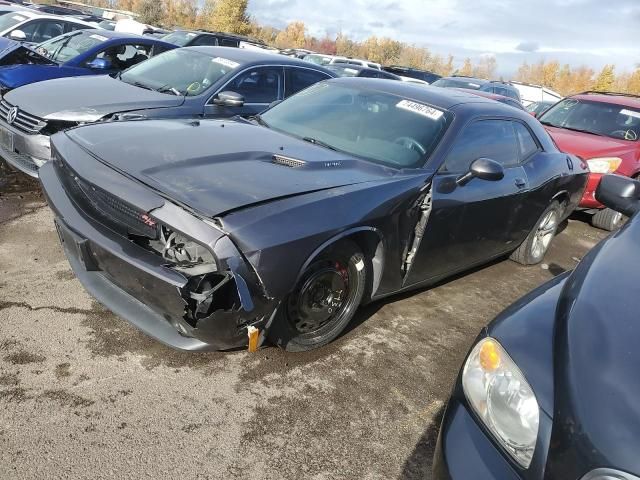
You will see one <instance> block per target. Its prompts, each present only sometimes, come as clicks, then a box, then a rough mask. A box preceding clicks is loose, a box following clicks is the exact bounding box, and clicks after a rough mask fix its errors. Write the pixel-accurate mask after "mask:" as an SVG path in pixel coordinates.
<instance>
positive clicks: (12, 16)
mask: <svg viewBox="0 0 640 480" xmlns="http://www.w3.org/2000/svg"><path fill="white" fill-rule="evenodd" d="M90 28H96V27H95V25H93V24H91V23H89V22H85V21H83V20H79V19H77V18H73V17H68V16H64V17H62V16H57V15H43V14H42V13H39V12H36V11H31V10H17V11H15V12H10V13H7V14H5V15H2V16H0V37H7V38H10V39H11V40H15V41H17V42H28V43H42V42H45V41H47V40H50V39H52V38H55V37H58V36H60V35H62V34H63V33H67V32H72V31H74V30H84V29H90Z"/></svg>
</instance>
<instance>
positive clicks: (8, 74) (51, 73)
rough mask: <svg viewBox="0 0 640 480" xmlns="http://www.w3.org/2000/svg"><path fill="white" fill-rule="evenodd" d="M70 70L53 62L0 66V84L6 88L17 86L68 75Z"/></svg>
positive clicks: (70, 72) (70, 73)
mask: <svg viewBox="0 0 640 480" xmlns="http://www.w3.org/2000/svg"><path fill="white" fill-rule="evenodd" d="M71 70H72V69H70V68H67V67H63V66H59V65H55V64H52V65H35V64H23V65H10V66H7V67H0V85H3V86H5V87H8V88H18V87H21V86H23V85H27V84H29V83H34V82H42V81H44V80H52V79H54V78H64V77H67V76H70V75H72V74H73V72H72V71H71Z"/></svg>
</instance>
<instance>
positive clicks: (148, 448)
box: [0, 171, 605, 480]
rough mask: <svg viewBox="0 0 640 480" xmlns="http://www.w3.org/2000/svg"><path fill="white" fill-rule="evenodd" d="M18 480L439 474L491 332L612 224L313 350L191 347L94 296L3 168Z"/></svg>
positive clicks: (8, 436) (34, 198)
mask: <svg viewBox="0 0 640 480" xmlns="http://www.w3.org/2000/svg"><path fill="white" fill-rule="evenodd" d="M0 192H1V193H0V478H2V479H13V478H20V479H44V478H46V479H52V478H91V479H102V478H127V479H128V478H131V479H140V478H153V479H158V478H189V479H192V478H212V479H220V478H256V479H263V478H265V479H280V478H285V479H307V478H309V479H318V480H320V479H322V480H325V479H343V478H344V479H391V478H396V479H424V478H427V479H428V478H431V473H430V469H431V457H432V453H433V448H434V445H435V440H436V434H437V429H438V423H439V420H440V417H441V415H442V410H443V406H444V402H445V401H446V399H447V396H448V392H449V390H450V387H451V385H452V383H453V381H454V378H455V376H456V374H457V372H458V368H459V366H460V363H461V361H462V359H463V357H464V355H465V353H466V352H467V349H468V348H469V346H470V345H471V343H472V342H473V339H474V338H475V336H476V335H477V333H478V331H479V330H480V328H481V327H482V326H483V325H484V324H485V323H486V322H488V321H489V320H491V318H492V317H493V316H494V315H496V314H497V313H498V312H500V311H501V310H502V309H503V308H504V307H506V306H507V305H508V304H510V303H511V302H513V301H514V300H516V299H517V298H518V297H520V296H521V295H523V294H524V293H526V292H528V291H529V290H531V289H532V288H534V287H536V286H537V285H539V284H541V283H542V282H544V281H545V280H548V279H549V278H551V277H552V276H553V275H557V274H559V273H561V272H562V271H564V270H565V269H571V268H573V267H574V266H575V264H576V262H577V261H578V260H579V259H580V258H581V257H582V256H583V255H584V254H585V252H587V250H588V249H589V248H591V247H592V246H593V245H594V244H595V243H596V242H597V241H598V240H600V239H602V238H604V237H605V235H604V233H603V232H600V231H597V230H594V229H592V228H591V227H589V226H588V225H587V224H586V223H584V222H582V221H580V220H571V221H570V222H569V223H568V226H567V228H566V229H564V231H563V232H562V233H561V234H560V235H559V236H558V237H557V238H556V240H555V241H554V243H553V245H552V247H551V250H550V253H549V255H548V256H547V263H546V264H545V265H543V266H536V267H530V268H525V267H521V266H519V265H516V264H514V263H512V262H510V261H502V262H498V263H495V264H493V265H491V266H488V267H486V268H483V269H480V270H477V271H475V272H472V273H470V274H468V275H465V276H462V277H460V278H456V279H454V280H452V281H450V282H448V283H445V284H443V285H440V286H437V287H436V288H433V289H430V290H423V291H418V292H416V293H413V294H411V295H403V296H400V297H393V298H391V299H388V300H386V301H384V302H379V303H376V304H373V305H370V306H368V307H366V308H364V309H363V311H361V312H360V313H359V315H358V317H357V319H356V321H355V322H354V326H353V328H351V329H350V331H349V332H348V333H346V334H345V335H344V336H343V337H342V338H340V339H338V340H337V341H335V342H334V343H333V344H331V345H329V346H328V347H326V348H323V349H321V350H320V351H316V352H313V353H308V354H285V353H283V352H282V351H280V350H278V349H276V348H271V347H268V348H264V349H262V350H261V351H260V352H258V353H255V354H249V353H247V352H244V351H238V352H231V353H209V354H186V353H180V352H176V351H173V350H170V349H168V348H166V347H164V346H162V345H160V344H158V343H156V342H155V341H153V340H151V339H149V338H147V337H145V336H144V335H142V334H141V333H139V332H138V331H137V330H135V329H134V328H132V327H130V326H129V325H128V324H127V323H126V322H125V321H123V320H121V319H119V318H118V317H116V316H114V315H113V314H111V313H110V312H109V311H107V310H105V309H104V308H102V307H101V306H100V305H98V304H97V303H96V302H94V301H93V300H92V298H91V297H90V296H89V295H88V294H87V293H85V291H84V290H83V289H82V287H81V286H80V284H79V283H78V281H76V280H75V279H74V277H73V275H72V273H71V271H70V269H69V266H68V264H67V262H66V260H65V258H64V255H63V252H62V250H61V248H60V246H59V244H58V239H57V236H56V233H55V230H54V226H53V221H52V215H51V212H50V211H49V209H48V208H47V207H46V205H45V204H44V202H43V198H42V196H41V194H40V193H39V192H38V188H37V183H34V182H26V183H25V182H23V181H19V177H17V176H15V175H8V174H7V173H6V172H4V173H3V172H1V171H0Z"/></svg>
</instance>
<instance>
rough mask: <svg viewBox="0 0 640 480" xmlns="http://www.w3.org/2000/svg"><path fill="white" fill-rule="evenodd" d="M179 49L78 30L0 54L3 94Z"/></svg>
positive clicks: (104, 32)
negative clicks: (24, 86)
mask: <svg viewBox="0 0 640 480" xmlns="http://www.w3.org/2000/svg"><path fill="white" fill-rule="evenodd" d="M174 48H176V46H175V45H172V44H170V43H167V42H163V41H162V40H158V39H155V38H151V37H142V36H138V35H132V34H130V33H121V32H110V31H107V30H78V31H75V32H70V33H67V34H65V35H61V36H59V37H56V38H53V39H51V40H47V41H46V42H44V43H41V44H39V45H36V46H34V47H31V48H29V47H27V46H25V45H21V44H19V43H17V42H9V45H7V46H6V47H5V48H4V49H3V50H2V51H0V91H2V93H3V94H4V93H6V92H7V91H9V90H13V89H14V88H17V87H21V86H23V85H27V84H30V83H35V82H41V81H43V80H51V79H54V78H63V77H77V76H83V75H105V74H112V73H117V72H120V71H122V70H125V69H127V68H129V67H131V66H133V65H135V64H137V63H139V62H141V61H143V60H147V59H148V58H151V57H152V56H154V55H156V54H158V53H162V52H165V51H167V50H171V49H174Z"/></svg>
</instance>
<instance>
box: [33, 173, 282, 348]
mask: <svg viewBox="0 0 640 480" xmlns="http://www.w3.org/2000/svg"><path fill="white" fill-rule="evenodd" d="M40 180H41V183H42V186H43V190H44V192H45V195H46V198H47V201H48V203H49V206H50V207H51V208H52V209H53V211H54V213H55V217H56V218H55V222H56V228H57V230H58V233H59V236H60V240H61V242H62V245H63V247H64V250H65V253H66V256H67V258H68V260H69V263H70V265H71V268H72V269H73V271H74V273H75V275H76V276H77V278H78V280H79V281H80V282H81V283H82V285H83V286H84V287H85V289H86V290H87V291H88V292H89V293H90V294H91V295H92V296H93V297H95V298H96V299H97V300H98V301H99V302H100V303H102V304H103V305H105V306H106V307H107V308H109V309H110V310H111V311H113V312H114V313H116V314H117V315H119V316H120V317H122V318H124V319H125V320H127V321H129V322H130V323H131V324H133V325H134V326H136V327H137V328H139V329H140V330H142V331H143V332H144V333H146V334H147V335H149V336H151V337H153V338H155V339H157V340H159V341H161V342H162V343H165V344H166V345H169V346H171V347H173V348H176V349H180V350H188V351H200V350H228V349H232V348H237V347H242V346H245V345H247V342H248V336H247V328H248V327H249V326H250V325H251V326H255V327H257V328H258V329H259V330H261V331H262V330H263V327H264V326H265V325H266V324H267V322H268V321H269V319H270V318H271V316H272V315H273V312H274V311H275V307H276V305H275V302H274V301H273V300H272V299H269V298H268V297H267V296H266V295H265V294H264V289H263V287H262V285H260V284H259V281H258V280H257V276H256V275H255V273H254V272H253V271H252V270H251V267H250V266H249V265H248V264H247V262H245V261H244V260H243V257H242V255H241V253H240V252H239V251H238V250H237V249H236V248H235V246H234V244H233V243H232V242H231V240H230V239H229V238H228V237H227V236H226V235H225V234H224V233H223V232H215V231H214V236H213V237H209V239H208V240H209V241H211V240H212V239H213V243H215V245H216V248H217V249H218V251H217V252H215V253H216V257H217V259H218V263H219V265H218V272H215V275H217V276H218V277H220V278H223V277H224V278H225V279H226V282H227V288H221V289H220V290H219V291H218V292H216V293H215V294H214V295H232V296H233V297H234V299H235V300H234V301H233V302H231V301H227V299H219V300H220V301H219V302H217V303H218V304H220V305H230V304H232V303H233V305H234V307H233V308H218V309H215V310H213V311H211V312H210V314H209V315H208V316H207V317H205V318H200V319H199V320H197V321H194V320H193V318H189V315H188V313H189V308H190V302H189V295H190V293H191V292H190V289H191V288H192V282H190V281H189V280H190V277H189V275H187V274H185V273H184V272H180V271H177V270H174V269H173V268H171V267H170V266H169V265H167V262H166V261H165V260H164V259H163V258H162V257H160V256H159V255H157V254H155V253H153V252H151V251H148V250H146V249H145V248H143V247H141V246H139V245H137V244H135V243H133V242H131V241H130V240H129V239H127V238H125V237H122V236H121V235H119V234H117V233H115V232H113V231H112V230H110V229H109V228H106V227H105V226H103V225H101V224H100V223H98V222H96V221H94V220H93V219H91V218H88V217H87V216H86V215H85V214H84V212H83V211H82V210H81V209H80V208H78V206H77V205H76V204H75V203H74V201H73V200H72V198H70V196H69V195H68V194H67V192H66V191H65V189H64V187H63V185H62V183H61V182H60V179H59V178H58V173H57V171H56V168H55V167H54V165H53V162H48V163H47V164H46V165H44V166H43V167H42V168H41V169H40ZM163 209H164V212H162V211H161V210H163ZM167 209H168V210H167ZM159 210H160V211H159V213H158V215H165V216H167V215H169V216H172V218H173V220H174V221H176V222H177V223H179V224H181V225H182V226H183V227H185V226H186V224H187V223H194V222H198V223H200V224H201V225H198V224H197V223H196V227H197V228H201V229H202V230H203V231H204V230H207V231H210V230H211V229H212V228H213V227H211V226H209V225H205V224H204V223H203V222H201V221H200V220H198V219H196V218H195V217H193V216H192V215H190V214H188V213H187V212H185V211H183V210H181V209H179V208H178V207H176V206H175V205H168V206H167V208H165V207H162V208H161V209H159ZM181 212H182V215H183V216H184V217H182V218H179V217H180V215H181ZM216 278H217V277H216ZM191 303H192V302H191Z"/></svg>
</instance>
